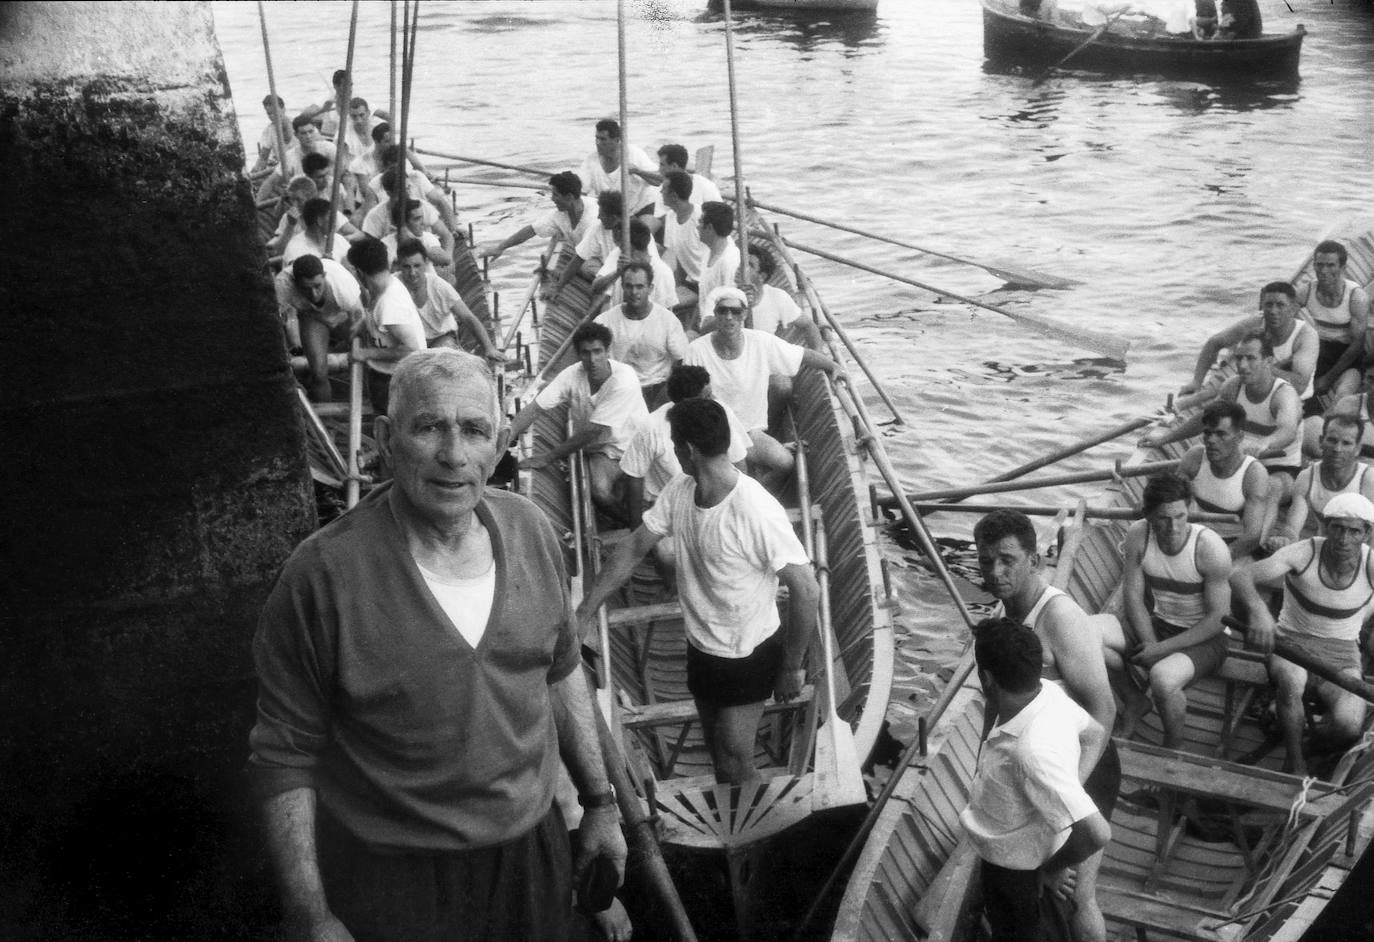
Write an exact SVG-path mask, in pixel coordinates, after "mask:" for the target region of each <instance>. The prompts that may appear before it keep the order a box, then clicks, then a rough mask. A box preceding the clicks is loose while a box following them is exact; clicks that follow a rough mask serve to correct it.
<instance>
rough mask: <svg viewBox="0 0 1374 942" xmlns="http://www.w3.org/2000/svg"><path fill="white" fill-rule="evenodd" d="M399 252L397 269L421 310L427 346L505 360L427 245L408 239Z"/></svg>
mask: <svg viewBox="0 0 1374 942" xmlns="http://www.w3.org/2000/svg"><path fill="white" fill-rule="evenodd" d="M396 255H397V259H396V272H397V274H398V275H400V277H401V283H402V284H403V285H405V286H406V290H407V291H409V292H410V299H411V300H412V301H414V302H415V309H416V310H417V311H419V312H420V320H421V322H422V323H423V324H424V327H425V344H426V346H430V347H455V348H457V349H460V350H466V351H467V352H468V353H474V354H476V355H477V356H480V357H485V358H486V359H487V360H488V361H489V362H491V363H501V362H503V361H504V360H505V357H504V356H503V355H502V354H501V351H500V350H498V349H496V344H494V343H492V342H491V337H490V336H489V335H488V334H487V329H486V328H485V327H483V326H482V322H481V321H479V320H478V319H477V315H475V314H473V313H472V309H471V308H469V307H468V306H467V304H466V303H464V301H463V298H462V296H461V295H460V294H459V293H458V290H457V289H456V288H454V287H453V285H451V284H449V283H448V282H447V281H445V280H444V279H443V278H441V277H439V275H438V273H437V272H435V271H434V269H433V267H431V266H430V265H429V264H428V260H427V259H426V257H425V249H424V246H422V245H421V244H420V243H419V242H417V241H415V240H414V239H408V240H406V241H404V242H402V243H401V247H400V249H399V250H398V251H397V253H396ZM460 336H461V338H462V342H460V341H459V337H460Z"/></svg>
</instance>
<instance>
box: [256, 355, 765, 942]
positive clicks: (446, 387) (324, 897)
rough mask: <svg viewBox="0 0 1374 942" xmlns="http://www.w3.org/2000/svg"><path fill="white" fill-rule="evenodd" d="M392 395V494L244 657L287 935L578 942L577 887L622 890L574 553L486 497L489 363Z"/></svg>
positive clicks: (499, 448)
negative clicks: (589, 879) (570, 797)
mask: <svg viewBox="0 0 1374 942" xmlns="http://www.w3.org/2000/svg"><path fill="white" fill-rule="evenodd" d="M395 382H396V387H395V391H394V396H393V397H392V400H393V401H392V402H391V411H390V412H389V413H387V414H386V415H383V416H379V417H378V419H377V426H376V437H377V444H378V447H379V448H380V450H381V452H382V455H383V456H384V459H385V460H386V462H387V464H388V465H389V466H390V467H391V468H393V469H394V477H393V478H392V480H391V482H390V483H388V484H384V485H382V486H380V487H377V488H375V489H373V490H372V491H371V492H370V493H369V494H368V495H367V496H366V497H364V498H363V500H362V502H361V503H360V504H359V505H358V506H357V507H355V508H353V510H351V511H350V512H349V514H348V518H347V521H346V522H345V523H344V524H343V525H341V526H330V527H326V528H324V529H322V530H320V531H318V532H316V533H315V534H313V535H312V536H310V537H309V538H308V539H307V540H306V541H305V542H304V543H303V544H301V546H300V547H299V548H298V549H297V551H296V552H295V553H294V554H292V556H291V558H290V559H289V560H288V561H287V562H286V564H285V566H284V567H283V569H282V572H281V575H280V576H279V577H278V579H277V581H276V583H275V585H274V587H273V590H272V593H271V595H270V596H269V598H268V600H267V603H266V604H265V605H264V607H263V610H262V615H261V618H260V619H259V622H258V630H257V634H256V635H255V637H254V639H253V659H254V663H255V664H256V667H257V673H258V700H257V719H256V723H255V725H254V727H253V731H252V734H251V737H250V746H251V750H252V752H251V757H250V759H249V776H250V779H249V780H250V782H251V787H252V790H253V794H254V796H255V798H256V799H257V800H258V801H260V802H261V804H262V808H263V812H264V815H265V817H266V825H267V827H266V829H265V830H266V842H267V849H268V851H269V858H270V860H271V861H272V865H273V869H274V871H275V874H276V877H277V880H278V883H279V889H280V892H281V903H282V912H283V915H284V920H283V921H284V926H283V929H284V930H285V931H284V932H283V935H282V938H283V939H284V940H288V942H298V940H305V939H310V940H325V939H328V940H333V942H340V940H345V939H353V938H356V939H359V940H372V942H416V940H421V939H428V940H437V939H566V938H568V933H569V930H570V925H569V924H570V922H571V921H572V892H573V886H574V885H575V884H576V876H577V875H578V874H579V873H581V872H583V871H584V870H585V869H586V866H587V865H588V864H589V863H590V862H591V861H592V860H593V859H596V858H603V859H605V860H607V861H609V862H610V864H611V867H612V869H613V871H614V874H615V877H616V879H617V881H618V880H619V877H620V875H621V874H623V872H624V863H625V842H624V838H623V836H622V834H621V831H620V826H619V821H618V818H617V814H616V802H615V795H614V793H613V792H612V790H611V787H610V784H609V783H608V781H607V778H606V771H605V765H604V760H603V758H602V755H601V750H600V746H599V743H598V739H597V733H596V723H595V718H594V715H593V713H592V710H593V709H594V706H593V704H592V699H591V694H590V690H589V687H588V684H587V679H586V675H585V673H584V672H583V670H582V667H581V658H580V656H579V647H578V643H577V637H576V635H575V633H574V630H573V625H572V624H571V622H570V620H569V618H568V617H567V613H568V605H569V602H568V593H567V584H568V583H567V573H566V571H565V569H564V564H563V556H564V549H563V547H562V545H561V544H560V542H559V539H558V536H557V534H555V533H554V530H553V528H552V527H551V526H550V525H549V522H548V519H547V518H546V517H545V516H544V515H543V514H542V513H540V512H539V510H538V508H537V507H536V506H535V505H534V504H532V503H531V502H530V501H529V500H527V499H526V498H524V497H521V496H519V495H517V494H511V493H507V492H505V491H501V490H497V489H494V488H486V487H484V484H485V482H486V480H487V478H488V477H489V476H490V475H491V472H492V470H493V469H494V468H495V466H496V461H497V458H498V457H500V455H501V454H502V453H503V452H504V450H505V444H506V441H507V432H506V430H505V428H504V427H503V425H504V423H503V417H502V415H501V404H500V402H499V400H498V399H497V396H496V389H495V384H494V383H493V381H492V377H491V374H490V372H489V371H488V370H487V368H486V365H485V364H484V363H483V362H482V361H481V360H480V359H477V358H476V357H472V356H469V355H468V354H465V353H463V352H461V351H458V350H446V349H439V350H424V351H421V352H419V353H416V354H414V355H412V356H411V357H410V358H409V359H407V360H406V361H404V362H403V363H402V364H401V365H400V367H399V368H398V369H397V371H396V379H395ZM770 604H771V599H770ZM560 757H561V759H562V763H563V765H564V766H566V768H567V769H568V772H569V777H570V778H571V780H572V782H573V784H574V786H575V788H576V790H577V795H578V798H577V801H578V804H580V805H581V806H582V807H583V809H584V812H583V815H582V820H581V822H580V824H579V826H578V840H577V847H576V850H573V849H572V848H570V847H569V844H568V832H567V826H566V824H565V823H564V820H563V816H562V814H561V813H560V812H559V810H558V808H557V805H556V802H555V800H554V795H555V788H556V785H557V780H558V775H559V765H560Z"/></svg>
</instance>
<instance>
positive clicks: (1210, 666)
mask: <svg viewBox="0 0 1374 942" xmlns="http://www.w3.org/2000/svg"><path fill="white" fill-rule="evenodd" d="M1150 623H1151V624H1153V625H1154V626H1155V635H1156V636H1157V637H1158V638H1159V640H1160V641H1168V640H1169V639H1170V638H1174V637H1177V636H1178V635H1181V634H1183V632H1185V631H1187V630H1188V629H1187V628H1180V627H1179V626H1178V625H1171V624H1169V623H1168V622H1167V621H1164V620H1163V619H1162V618H1160V617H1159V616H1158V615H1151V616H1150ZM1226 651H1227V642H1226V633H1225V632H1218V633H1217V634H1215V635H1213V636H1212V637H1210V638H1208V639H1207V640H1206V641H1199V642H1198V643H1197V644H1193V645H1189V646H1188V647H1186V648H1184V649H1183V650H1182V651H1175V652H1174V653H1175V654H1182V655H1185V656H1186V657H1187V658H1188V660H1190V661H1192V662H1193V679H1194V680H1201V679H1202V678H1204V677H1206V676H1208V675H1209V674H1211V673H1213V672H1214V671H1216V669H1217V668H1218V667H1220V666H1221V664H1222V662H1223V661H1225V660H1226Z"/></svg>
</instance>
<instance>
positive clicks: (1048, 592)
mask: <svg viewBox="0 0 1374 942" xmlns="http://www.w3.org/2000/svg"><path fill="white" fill-rule="evenodd" d="M1061 595H1064V592H1062V591H1061V590H1059V589H1056V588H1055V587H1054V586H1052V585H1047V586H1045V591H1044V592H1041V593H1040V598H1038V599H1036V600H1035V604H1034V605H1032V606H1031V610H1030V611H1029V612H1026V618H1025V620H1024V621H1023V622H1022V624H1024V625H1025V626H1026V627H1027V628H1029V629H1030V630H1031V631H1034V632H1035V633H1036V634H1037V635H1040V638H1041V640H1042V641H1043V640H1044V635H1043V634H1041V633H1040V631H1039V629H1038V628H1037V627H1036V626H1037V625H1039V624H1040V616H1041V615H1043V614H1044V613H1045V606H1046V605H1048V604H1049V603H1050V602H1052V601H1053V600H1054V599H1057V598H1059V596H1061ZM1006 614H1007V607H1006V606H1005V605H1004V604H1002V603H1001V602H998V603H997V608H996V610H995V613H994V617H995V616H997V615H1006ZM1043 647H1044V652H1045V653H1044V664H1043V666H1042V667H1041V670H1040V676H1041V677H1042V678H1043V679H1045V680H1052V681H1054V682H1055V683H1057V684H1058V685H1059V686H1060V687H1061V688H1062V687H1063V686H1064V678H1062V677H1060V676H1059V665H1057V664H1056V663H1055V662H1054V653H1053V652H1052V651H1050V648H1049V645H1044V646H1043Z"/></svg>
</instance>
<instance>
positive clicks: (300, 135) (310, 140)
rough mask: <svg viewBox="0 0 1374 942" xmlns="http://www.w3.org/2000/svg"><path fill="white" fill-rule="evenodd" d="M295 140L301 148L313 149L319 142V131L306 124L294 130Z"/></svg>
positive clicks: (313, 126)
mask: <svg viewBox="0 0 1374 942" xmlns="http://www.w3.org/2000/svg"><path fill="white" fill-rule="evenodd" d="M296 139H297V140H298V141H300V142H301V146H302V147H313V146H314V145H315V144H317V143H318V142H319V140H320V129H319V128H317V127H315V125H313V124H311V123H309V122H306V123H305V124H302V125H301V126H300V127H299V128H297V129H296Z"/></svg>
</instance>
